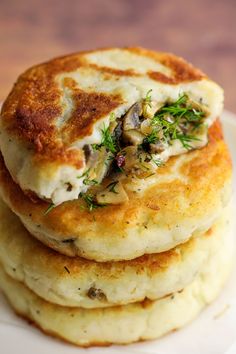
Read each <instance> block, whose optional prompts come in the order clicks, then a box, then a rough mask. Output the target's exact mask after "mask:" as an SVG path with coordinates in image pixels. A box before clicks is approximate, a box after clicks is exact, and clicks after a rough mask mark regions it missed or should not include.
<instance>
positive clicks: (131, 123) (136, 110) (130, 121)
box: [123, 102, 143, 130]
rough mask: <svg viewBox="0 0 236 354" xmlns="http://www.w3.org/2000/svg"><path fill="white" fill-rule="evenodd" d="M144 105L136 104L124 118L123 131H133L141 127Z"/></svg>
mask: <svg viewBox="0 0 236 354" xmlns="http://www.w3.org/2000/svg"><path fill="white" fill-rule="evenodd" d="M142 111H143V110H142V103H141V102H136V103H135V104H133V106H132V107H131V108H130V109H129V110H128V112H127V113H126V114H125V116H124V120H123V129H124V130H131V129H137V128H139V127H140V120H139V117H140V116H141V115H142Z"/></svg>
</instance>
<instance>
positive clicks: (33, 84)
mask: <svg viewBox="0 0 236 354" xmlns="http://www.w3.org/2000/svg"><path fill="white" fill-rule="evenodd" d="M107 50H108V49H107ZM104 51H106V49H104ZM124 51H128V52H130V53H133V54H135V55H138V56H142V57H146V58H150V60H152V61H154V62H157V63H160V64H162V65H163V66H164V67H165V68H167V69H169V70H170V74H169V76H167V75H166V74H164V73H161V72H158V71H151V70H149V71H148V72H147V73H145V74H141V73H140V72H139V71H138V68H137V69H135V65H134V68H133V69H123V70H121V69H116V68H112V67H109V66H103V65H102V66H99V65H98V64H94V63H93V62H90V60H89V57H87V56H86V55H87V54H91V53H93V51H91V52H81V53H78V54H72V55H70V56H66V57H61V58H57V59H54V60H51V61H49V62H46V63H44V64H41V65H37V66H35V67H33V68H31V69H29V70H27V71H26V72H25V73H24V74H22V75H21V76H20V77H19V79H18V81H17V82H16V84H15V86H14V88H13V90H12V92H11V93H10V94H9V96H8V98H7V100H6V101H5V103H4V104H3V107H2V113H1V116H2V118H1V119H2V122H3V124H4V125H6V127H7V128H8V129H9V131H11V132H12V134H13V136H14V135H16V136H17V139H18V138H20V139H22V140H24V142H27V143H30V144H31V145H33V147H34V149H35V151H36V154H37V157H38V158H40V159H41V158H43V159H46V158H49V159H53V158H56V159H58V158H59V156H60V155H62V156H63V154H61V149H62V147H63V148H64V149H66V148H67V147H68V146H70V145H71V143H73V142H74V141H75V140H76V139H77V138H78V137H83V136H86V135H89V134H91V130H92V127H93V125H94V123H95V122H96V121H97V120H99V119H101V117H103V116H105V115H107V114H108V113H109V112H110V111H112V110H114V109H115V108H116V107H117V106H118V105H119V104H121V103H124V98H122V97H121V95H119V94H117V95H115V94H106V93H102V92H100V93H99V92H96V90H94V91H92V90H91V91H89V92H86V91H84V90H83V89H81V88H79V87H77V83H76V81H75V80H73V79H71V78H70V75H69V74H70V72H76V71H81V70H87V71H88V75H89V74H90V75H91V74H93V70H94V71H95V72H94V75H96V73H97V75H98V73H102V74H104V73H105V74H107V80H109V78H110V76H109V75H112V76H117V77H122V76H128V77H129V76H141V75H143V76H144V75H148V76H150V77H151V78H152V79H153V80H156V81H158V82H160V83H164V84H165V83H169V84H177V83H180V82H192V81H197V80H201V79H202V78H204V77H205V75H204V74H203V73H201V72H200V71H199V70H198V69H195V68H194V67H192V66H191V65H190V64H188V63H187V62H186V61H184V60H183V59H181V58H178V57H176V56H174V55H172V54H168V53H158V52H153V51H149V50H145V49H142V48H127V49H124ZM136 70H137V71H136ZM66 73H68V76H67V75H66ZM60 74H64V75H65V78H64V80H63V83H64V85H63V88H64V90H66V89H70V90H71V92H72V100H73V102H74V107H73V112H72V115H71V117H70V120H69V127H68V130H69V131H67V133H68V134H67V135H66V138H65V129H63V133H64V135H63V138H64V139H63V142H61V141H60V138H61V134H63V133H62V132H60V131H58V129H57V127H56V120H57V119H58V116H60V115H62V114H63V105H62V102H61V98H62V88H61V87H60V85H59V83H58V81H57V77H58V75H60ZM101 91H102V88H101ZM57 149H59V151H60V153H58V152H57Z"/></svg>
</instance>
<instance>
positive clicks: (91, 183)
mask: <svg viewBox="0 0 236 354" xmlns="http://www.w3.org/2000/svg"><path fill="white" fill-rule="evenodd" d="M89 173H90V168H89V169H88V170H87V171H85V172H84V173H83V174H82V175H81V176H78V177H77V178H83V177H85V179H84V180H83V184H85V185H86V186H94V185H95V184H98V181H97V180H96V179H89Z"/></svg>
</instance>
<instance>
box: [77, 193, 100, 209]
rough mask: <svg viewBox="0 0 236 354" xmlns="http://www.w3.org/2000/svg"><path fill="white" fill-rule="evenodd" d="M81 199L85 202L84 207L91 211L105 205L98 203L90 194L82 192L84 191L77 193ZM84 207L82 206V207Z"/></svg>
mask: <svg viewBox="0 0 236 354" xmlns="http://www.w3.org/2000/svg"><path fill="white" fill-rule="evenodd" d="M79 196H80V197H81V198H82V199H83V200H84V202H85V203H86V208H87V209H88V210H89V211H93V210H95V209H98V208H103V207H105V206H106V204H99V203H97V202H96V200H95V198H94V196H93V195H92V194H84V193H80V195H79ZM82 208H83V209H84V207H82Z"/></svg>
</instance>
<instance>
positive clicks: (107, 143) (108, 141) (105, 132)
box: [92, 127, 117, 154]
mask: <svg viewBox="0 0 236 354" xmlns="http://www.w3.org/2000/svg"><path fill="white" fill-rule="evenodd" d="M101 132H102V141H101V143H100V144H92V148H93V149H94V150H99V149H100V148H101V147H103V146H104V147H105V149H106V150H107V151H110V152H111V153H112V154H116V152H117V145H116V140H115V137H114V136H113V135H112V134H111V132H110V130H109V127H107V128H106V127H104V128H103V129H102V130H101Z"/></svg>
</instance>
